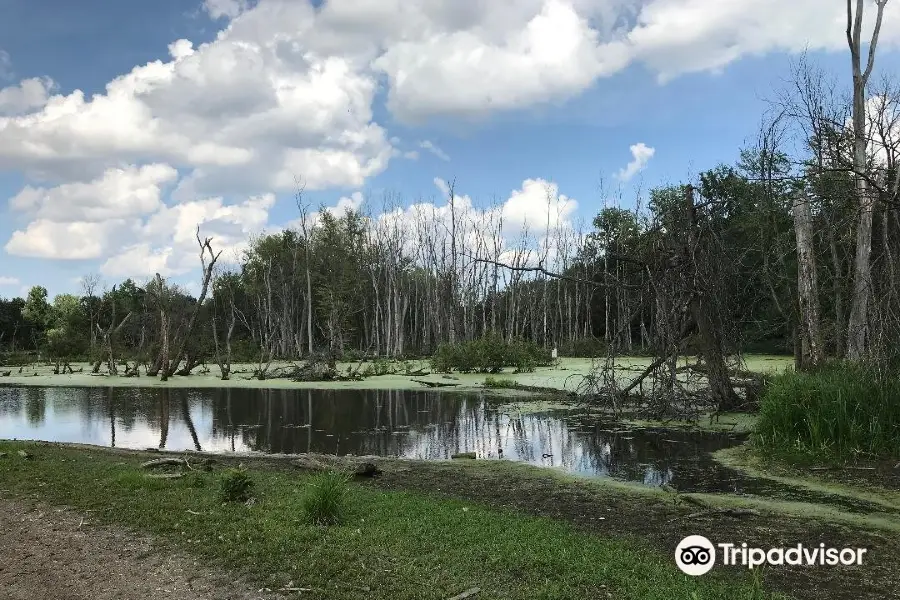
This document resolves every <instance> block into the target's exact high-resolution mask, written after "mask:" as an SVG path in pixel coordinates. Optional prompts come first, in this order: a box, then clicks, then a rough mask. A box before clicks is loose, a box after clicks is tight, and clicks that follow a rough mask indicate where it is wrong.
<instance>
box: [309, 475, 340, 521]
mask: <svg viewBox="0 0 900 600" xmlns="http://www.w3.org/2000/svg"><path fill="white" fill-rule="evenodd" d="M349 481H350V476H349V475H347V474H345V473H338V472H336V471H326V472H324V473H319V474H317V475H313V476H312V477H310V479H309V482H308V483H307V485H306V490H305V492H304V494H303V498H302V499H301V501H300V506H301V507H302V508H303V515H304V517H305V519H306V522H307V523H312V524H314V525H337V524H339V523H341V522H343V521H344V519H345V518H346V517H347V514H348V512H349V505H350V496H349V493H350V487H349V486H348V483H349Z"/></svg>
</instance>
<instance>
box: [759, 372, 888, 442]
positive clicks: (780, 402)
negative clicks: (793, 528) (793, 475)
mask: <svg viewBox="0 0 900 600" xmlns="http://www.w3.org/2000/svg"><path fill="white" fill-rule="evenodd" d="M754 439H755V441H756V443H757V444H758V445H759V446H761V447H764V448H768V449H774V450H782V451H787V452H794V451H800V452H803V453H808V454H813V455H825V456H829V455H830V456H835V457H849V456H853V455H859V454H866V455H872V456H894V457H898V456H900V378H898V377H893V378H890V379H884V378H878V377H876V376H874V375H873V374H872V373H871V372H869V371H868V370H867V369H866V368H865V367H862V366H858V365H851V364H847V363H836V364H831V365H828V366H825V367H823V368H821V369H819V370H818V371H816V372H813V373H796V372H788V373H782V374H780V375H776V376H774V377H773V378H772V381H771V384H770V385H769V386H768V387H767V388H766V392H765V395H764V396H763V399H762V405H761V408H760V414H759V420H758V422H757V425H756V433H755V436H754Z"/></svg>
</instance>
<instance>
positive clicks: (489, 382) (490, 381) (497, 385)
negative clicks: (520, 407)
mask: <svg viewBox="0 0 900 600" xmlns="http://www.w3.org/2000/svg"><path fill="white" fill-rule="evenodd" d="M484 387H486V388H493V389H508V390H514V389H516V388H517V387H519V384H518V383H516V380H515V379H508V378H503V377H491V376H487V377H485V378H484Z"/></svg>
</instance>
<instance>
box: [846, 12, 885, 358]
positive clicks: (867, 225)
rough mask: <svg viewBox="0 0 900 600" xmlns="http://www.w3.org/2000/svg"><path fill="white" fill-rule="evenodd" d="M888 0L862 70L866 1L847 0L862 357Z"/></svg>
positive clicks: (857, 349)
mask: <svg viewBox="0 0 900 600" xmlns="http://www.w3.org/2000/svg"><path fill="white" fill-rule="evenodd" d="M886 4H887V0H876V1H875V5H876V9H877V11H878V12H877V15H876V17H875V29H874V31H873V32H872V39H871V41H870V42H869V54H868V60H867V63H866V68H865V70H863V69H862V66H861V63H862V20H863V0H856V11H855V16H854V11H853V6H852V5H853V0H847V44H848V45H849V46H850V61H851V65H852V69H853V172H854V176H855V179H856V196H857V202H858V203H859V216H858V220H857V225H856V254H855V257H854V261H853V297H852V303H851V305H850V321H849V323H848V331H847V358H851V359H859V358H861V357H862V356H863V355H864V354H865V353H866V348H867V333H868V331H867V330H868V326H867V325H868V319H869V300H870V298H871V295H872V266H871V262H870V259H871V253H872V219H873V214H874V205H875V196H874V194H872V193H871V190H869V186H868V182H867V180H866V176H865V173H866V168H867V148H868V135H867V127H866V85H867V83H868V81H869V75H871V73H872V67H873V66H874V64H875V49H876V47H877V45H878V34H879V33H880V31H881V21H882V17H883V16H884V7H885V5H886Z"/></svg>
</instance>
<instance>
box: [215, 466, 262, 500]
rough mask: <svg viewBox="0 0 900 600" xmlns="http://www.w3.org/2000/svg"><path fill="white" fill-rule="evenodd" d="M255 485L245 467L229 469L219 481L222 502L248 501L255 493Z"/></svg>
mask: <svg viewBox="0 0 900 600" xmlns="http://www.w3.org/2000/svg"><path fill="white" fill-rule="evenodd" d="M254 487H255V485H254V483H253V479H252V478H251V477H250V474H249V473H247V471H245V470H244V469H229V470H228V471H226V472H225V474H224V475H223V476H222V479H221V481H220V482H219V497H220V499H221V500H222V502H246V501H248V500H249V499H250V497H251V496H252V495H253V488H254Z"/></svg>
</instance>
